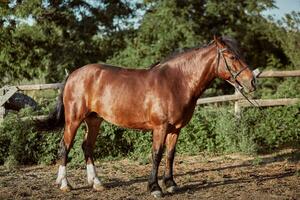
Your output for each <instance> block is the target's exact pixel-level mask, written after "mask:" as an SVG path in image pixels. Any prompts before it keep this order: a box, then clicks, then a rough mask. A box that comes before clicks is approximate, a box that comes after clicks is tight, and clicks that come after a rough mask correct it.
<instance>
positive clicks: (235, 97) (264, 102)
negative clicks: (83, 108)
mask: <svg viewBox="0 0 300 200" xmlns="http://www.w3.org/2000/svg"><path fill="white" fill-rule="evenodd" d="M256 76H257V78H275V77H300V70H293V71H263V72H258V73H257V74H256ZM61 86H62V85H61V83H52V84H35V85H18V86H4V87H2V88H0V120H1V119H3V118H4V116H5V108H4V104H5V102H6V101H8V100H9V98H10V97H11V96H12V95H13V94H14V93H16V92H17V91H29V90H46V89H59V88H60V87H61ZM227 101H235V105H234V110H235V113H236V115H237V116H239V114H240V112H241V108H242V107H249V106H252V104H251V103H250V102H248V101H247V100H245V99H244V97H243V96H242V95H241V94H239V92H235V93H234V94H232V95H222V96H216V97H207V98H200V99H198V101H197V104H198V105H201V104H209V103H219V102H227ZM250 101H253V104H254V105H258V106H261V107H264V106H280V105H292V104H296V103H298V102H299V99H297V98H282V99H255V100H250Z"/></svg>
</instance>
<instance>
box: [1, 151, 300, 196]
mask: <svg viewBox="0 0 300 200" xmlns="http://www.w3.org/2000/svg"><path fill="white" fill-rule="evenodd" d="M162 164H163V163H162ZM96 166H97V170H98V174H99V175H100V177H101V178H102V181H103V182H104V184H105V186H106V187H107V190H105V191H103V192H95V191H93V190H92V189H91V188H89V187H88V186H87V181H86V173H85V169H84V168H81V169H69V170H68V177H69V181H70V183H71V185H72V186H73V187H74V189H73V190H72V191H71V192H69V193H63V192H61V191H60V190H59V189H58V186H57V185H55V178H56V173H57V166H22V167H19V168H18V169H14V170H9V169H7V168H5V167H4V166H0V199H154V198H153V197H151V196H150V195H149V193H148V192H147V190H146V187H147V178H148V174H149V171H150V168H151V165H150V164H147V165H139V164H138V163H137V162H134V161H131V160H127V159H124V160H119V161H105V162H101V163H97V165H96ZM161 169H163V166H161ZM160 171H162V170H160ZM174 173H175V180H176V182H177V184H178V185H179V190H178V191H177V193H175V194H165V195H164V199H264V200H267V199H300V150H299V149H298V150H284V151H281V152H277V153H274V154H272V155H264V156H257V157H250V156H241V155H238V154H231V155H226V156H219V157H209V156H205V155H199V156H177V157H176V159H175V169H174ZM160 183H161V182H160Z"/></svg>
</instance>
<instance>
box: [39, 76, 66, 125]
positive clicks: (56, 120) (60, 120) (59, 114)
mask: <svg viewBox="0 0 300 200" xmlns="http://www.w3.org/2000/svg"><path fill="white" fill-rule="evenodd" d="M65 82H66V80H65V81H64V82H63V83H62V86H61V88H60V95H59V97H58V100H57V103H56V107H55V110H54V111H53V112H52V113H50V114H49V116H48V117H47V118H46V119H44V120H37V121H35V126H36V128H37V129H38V130H40V131H51V130H57V129H61V128H63V127H64V125H65V111H64V104H63V94H64V88H65Z"/></svg>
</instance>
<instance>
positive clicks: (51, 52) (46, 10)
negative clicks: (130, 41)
mask: <svg viewBox="0 0 300 200" xmlns="http://www.w3.org/2000/svg"><path fill="white" fill-rule="evenodd" d="M131 7H132V5H131V4H129V3H126V2H124V1H121V0H115V1H108V0H106V1H101V3H97V2H96V1H95V2H94V4H93V5H92V4H91V3H88V1H81V0H77V1H72V0H67V1H63V0H43V1H42V0H32V1H29V0H24V1H9V3H6V4H5V3H2V4H1V9H0V13H1V16H2V17H1V23H0V31H1V40H0V45H1V51H0V65H1V71H0V73H1V75H2V76H3V77H6V79H5V80H2V82H12V81H13V80H15V79H18V78H27V79H30V78H32V77H37V76H44V77H46V79H47V80H48V81H59V80H61V79H62V77H63V75H64V69H69V70H73V69H75V68H77V67H80V66H82V65H84V64H87V63H91V62H99V61H101V60H102V61H105V60H106V58H107V57H108V56H110V55H111V54H113V52H114V51H116V50H119V49H121V48H123V46H124V42H123V37H124V35H125V34H126V35H128V34H129V33H127V31H128V29H126V28H123V27H122V30H120V26H121V25H120V24H118V23H116V22H120V23H122V22H124V23H123V24H124V25H123V26H125V25H126V19H128V18H130V17H132V14H133V9H132V8H131ZM129 32H130V31H129Z"/></svg>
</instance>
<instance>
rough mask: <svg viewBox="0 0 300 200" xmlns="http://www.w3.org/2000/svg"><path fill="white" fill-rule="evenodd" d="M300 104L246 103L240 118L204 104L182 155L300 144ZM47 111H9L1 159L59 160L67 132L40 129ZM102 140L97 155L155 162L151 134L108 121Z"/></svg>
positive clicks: (181, 144)
mask: <svg viewBox="0 0 300 200" xmlns="http://www.w3.org/2000/svg"><path fill="white" fill-rule="evenodd" d="M299 110H300V105H296V106H285V107H271V108H264V109H262V110H259V109H257V108H247V109H246V108H245V109H243V112H242V118H241V119H240V120H236V118H235V116H234V113H233V106H232V105H229V106H224V105H223V106H222V107H216V106H201V107H200V106H199V107H197V109H196V110H195V113H194V116H193V118H192V119H191V121H190V123H189V124H188V125H187V126H186V127H185V128H184V129H182V130H181V134H180V136H179V141H178V145H177V152H178V153H179V154H189V155H195V154H198V153H199V152H203V151H204V152H212V153H228V152H243V153H251V154H253V153H257V152H266V151H273V150H274V149H279V148H283V147H287V146H288V147H299V144H300V123H299V121H300V114H299ZM42 112H44V111H39V112H38V113H37V112H33V111H32V110H30V109H23V110H22V111H21V112H20V113H18V114H12V113H11V114H8V115H7V116H6V118H5V119H4V121H3V122H2V123H1V125H0V164H4V163H6V164H7V165H16V164H18V163H19V164H33V163H38V164H51V163H54V162H55V161H56V160H57V158H58V157H57V156H58V150H59V143H60V140H61V138H62V131H59V132H49V133H44V132H43V133H40V132H36V131H35V130H34V128H33V124H32V121H31V120H30V119H27V120H21V118H22V117H24V116H27V117H28V116H34V115H37V114H41V113H42ZM101 132H102V133H101V134H99V136H98V139H97V141H96V149H95V151H94V156H95V159H107V158H109V159H112V158H120V157H124V156H126V157H130V158H132V159H137V160H139V161H140V162H141V163H147V162H149V161H150V158H151V157H150V155H151V146H152V145H151V138H152V137H151V134H150V133H149V132H146V133H144V132H142V131H136V130H128V129H123V128H119V127H116V126H114V125H111V124H109V123H106V122H104V123H103V124H102V126H101ZM84 134H85V125H82V126H81V127H80V128H79V129H78V132H77V135H76V137H75V142H74V145H73V148H72V150H71V151H70V153H69V159H70V161H71V162H70V165H71V166H78V165H83V164H84V155H83V152H82V149H81V144H82V141H83V138H84Z"/></svg>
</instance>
